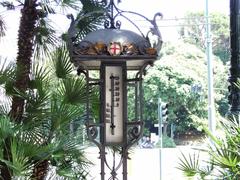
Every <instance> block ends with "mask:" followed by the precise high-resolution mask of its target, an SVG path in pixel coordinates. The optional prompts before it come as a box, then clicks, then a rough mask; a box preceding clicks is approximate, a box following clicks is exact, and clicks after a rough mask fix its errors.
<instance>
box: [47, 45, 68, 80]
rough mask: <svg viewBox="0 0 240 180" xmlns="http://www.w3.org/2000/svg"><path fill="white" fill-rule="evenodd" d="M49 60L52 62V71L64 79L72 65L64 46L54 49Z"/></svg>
mask: <svg viewBox="0 0 240 180" xmlns="http://www.w3.org/2000/svg"><path fill="white" fill-rule="evenodd" d="M51 61H52V62H53V66H54V72H55V74H56V76H57V77H58V78H62V79H65V78H67V77H68V76H69V75H70V74H71V73H72V71H73V65H72V63H71V62H70V58H69V54H68V50H67V48H66V46H64V45H63V46H62V47H59V48H57V49H56V51H54V53H53V55H52V57H51Z"/></svg>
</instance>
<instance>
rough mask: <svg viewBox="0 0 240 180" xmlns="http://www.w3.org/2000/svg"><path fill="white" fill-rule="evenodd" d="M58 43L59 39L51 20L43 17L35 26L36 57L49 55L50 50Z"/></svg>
mask: <svg viewBox="0 0 240 180" xmlns="http://www.w3.org/2000/svg"><path fill="white" fill-rule="evenodd" d="M58 43H59V39H58V38H57V36H56V33H55V29H54V28H53V27H52V26H51V24H50V22H49V20H46V19H45V18H41V19H40V20H39V21H38V23H37V27H36V28H35V43H34V44H35V47H34V57H35V58H37V59H38V58H41V57H46V56H49V55H50V52H51V51H52V50H53V48H54V47H56V46H57V44H58Z"/></svg>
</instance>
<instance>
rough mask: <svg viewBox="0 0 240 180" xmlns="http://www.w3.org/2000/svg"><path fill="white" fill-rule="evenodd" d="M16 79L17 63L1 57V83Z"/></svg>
mask: <svg viewBox="0 0 240 180" xmlns="http://www.w3.org/2000/svg"><path fill="white" fill-rule="evenodd" d="M14 79H15V65H14V64H12V63H11V62H9V61H8V60H7V59H4V60H2V59H1V57H0V85H3V84H5V83H6V82H9V81H13V80H14Z"/></svg>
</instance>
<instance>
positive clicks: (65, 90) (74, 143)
mask: <svg viewBox="0 0 240 180" xmlns="http://www.w3.org/2000/svg"><path fill="white" fill-rule="evenodd" d="M49 64H50V63H47V65H48V66H47V67H48V68H46V67H44V65H43V64H42V65H41V66H40V65H36V66H35V69H34V75H35V78H34V79H33V80H31V81H30V86H29V87H30V88H29V91H26V92H22V91H19V90H13V89H12V90H13V91H14V93H15V95H17V96H18V97H20V98H22V99H24V101H25V102H26V105H25V106H26V107H25V111H24V113H23V117H22V118H23V121H24V123H21V124H19V123H17V122H16V121H15V122H11V121H10V118H11V117H9V116H8V115H7V111H6V109H7V108H6V104H5V105H2V106H0V112H1V113H0V148H6V144H5V141H6V139H9V142H10V143H9V145H8V147H7V148H9V151H8V153H9V154H8V156H9V157H11V159H10V158H6V157H4V156H2V154H1V153H0V162H1V163H5V165H6V166H7V168H8V169H10V171H9V172H10V173H11V174H10V177H23V178H24V179H34V180H36V179H37V180H38V179H39V180H40V179H44V178H46V176H47V175H48V172H49V167H55V169H56V172H55V174H58V176H62V177H65V178H69V179H76V180H78V179H84V178H85V177H86V175H87V174H88V172H87V166H88V165H89V162H88V160H86V158H85V157H84V153H83V147H82V146H81V145H80V143H81V138H80V137H82V133H83V132H82V129H81V128H77V130H75V131H72V130H71V129H70V126H69V125H70V123H71V122H73V121H76V120H77V121H78V122H79V121H80V120H83V118H81V117H84V113H85V110H84V108H83V103H84V102H85V100H86V99H85V97H86V93H87V92H86V86H85V81H84V80H83V78H82V77H75V75H73V74H72V71H73V69H74V68H73V67H72V64H71V63H70V58H69V55H68V51H67V49H66V47H65V46H64V47H63V48H57V49H56V51H54V53H53V55H52V57H51V64H53V65H52V66H51V67H50V68H49ZM13 69H14V68H13V67H12V66H10V65H9V66H6V65H5V66H4V67H3V68H0V82H1V85H4V86H5V87H6V85H7V84H9V83H8V82H7V80H9V77H12V79H14V76H15V74H14V73H13ZM7 77H8V78H7ZM9 89H11V88H9ZM8 94H11V92H8ZM83 123H84V122H83V121H80V124H83Z"/></svg>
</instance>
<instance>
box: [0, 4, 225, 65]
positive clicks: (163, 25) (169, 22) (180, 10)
mask: <svg viewBox="0 0 240 180" xmlns="http://www.w3.org/2000/svg"><path fill="white" fill-rule="evenodd" d="M208 3H209V12H210V13H211V12H216V11H217V12H222V13H224V14H227V15H228V14H229V0H209V2H208ZM205 7H206V0H148V1H146V0H122V2H121V3H120V4H119V8H121V9H123V10H129V11H135V12H138V13H140V14H143V15H144V16H146V17H148V18H150V19H152V18H153V16H154V14H155V13H156V12H161V13H162V14H163V19H162V20H160V21H158V23H159V28H160V31H161V33H162V36H163V40H164V41H172V40H174V39H175V38H176V29H177V27H178V26H177V21H176V20H175V19H180V20H181V18H183V16H184V14H185V13H186V12H189V11H190V12H191V11H204V9H205ZM0 15H2V16H3V17H4V19H5V21H6V22H7V36H6V37H5V38H3V39H2V40H1V42H0V56H2V57H7V58H9V59H12V60H13V59H14V58H15V57H16V51H17V44H16V37H17V31H18V25H19V17H20V14H19V10H17V11H5V10H3V9H0ZM132 20H134V21H135V22H136V23H137V24H138V25H139V26H140V28H142V29H143V30H144V28H146V26H147V25H146V24H144V21H142V19H141V18H137V17H134V18H133V19H132ZM54 21H55V24H54V26H55V27H58V29H59V32H60V33H62V32H64V31H66V28H67V27H68V25H69V20H68V19H67V18H66V17H65V16H58V17H56V16H55V18H54ZM122 28H123V29H127V28H130V26H129V25H128V24H127V23H126V24H124V22H122Z"/></svg>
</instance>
